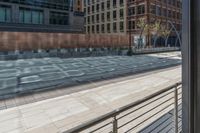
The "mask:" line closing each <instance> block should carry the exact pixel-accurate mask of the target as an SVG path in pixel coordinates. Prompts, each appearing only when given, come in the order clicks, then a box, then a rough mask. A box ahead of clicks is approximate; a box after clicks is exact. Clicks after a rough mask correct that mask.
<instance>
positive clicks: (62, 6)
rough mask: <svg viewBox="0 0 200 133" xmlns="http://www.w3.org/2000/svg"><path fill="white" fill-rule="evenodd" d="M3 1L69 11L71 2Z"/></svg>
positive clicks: (61, 0) (62, 0)
mask: <svg viewBox="0 0 200 133" xmlns="http://www.w3.org/2000/svg"><path fill="white" fill-rule="evenodd" d="M1 1H3V2H9V3H18V4H24V5H31V6H37V7H45V8H53V9H60V10H68V9H69V5H70V3H69V0H1Z"/></svg>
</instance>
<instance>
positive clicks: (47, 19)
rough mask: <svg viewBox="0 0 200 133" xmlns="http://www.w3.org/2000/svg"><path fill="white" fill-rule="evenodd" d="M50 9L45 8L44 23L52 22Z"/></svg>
mask: <svg viewBox="0 0 200 133" xmlns="http://www.w3.org/2000/svg"><path fill="white" fill-rule="evenodd" d="M49 15H50V11H49V9H44V24H46V25H48V24H50V20H49V19H50V16H49Z"/></svg>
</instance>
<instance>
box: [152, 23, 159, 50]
mask: <svg viewBox="0 0 200 133" xmlns="http://www.w3.org/2000/svg"><path fill="white" fill-rule="evenodd" d="M150 31H151V34H153V35H154V36H155V40H154V46H155V45H156V40H157V37H158V36H161V22H160V21H156V22H155V23H153V24H151V25H150Z"/></svg>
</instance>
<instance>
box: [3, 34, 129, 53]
mask: <svg viewBox="0 0 200 133" xmlns="http://www.w3.org/2000/svg"><path fill="white" fill-rule="evenodd" d="M128 41H129V38H128V36H127V35H85V34H69V33H38V32H0V51H15V50H37V49H56V48H85V47H93V48H100V47H127V46H128Z"/></svg>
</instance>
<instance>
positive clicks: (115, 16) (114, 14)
mask: <svg viewBox="0 0 200 133" xmlns="http://www.w3.org/2000/svg"><path fill="white" fill-rule="evenodd" d="M113 19H117V11H113Z"/></svg>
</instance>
